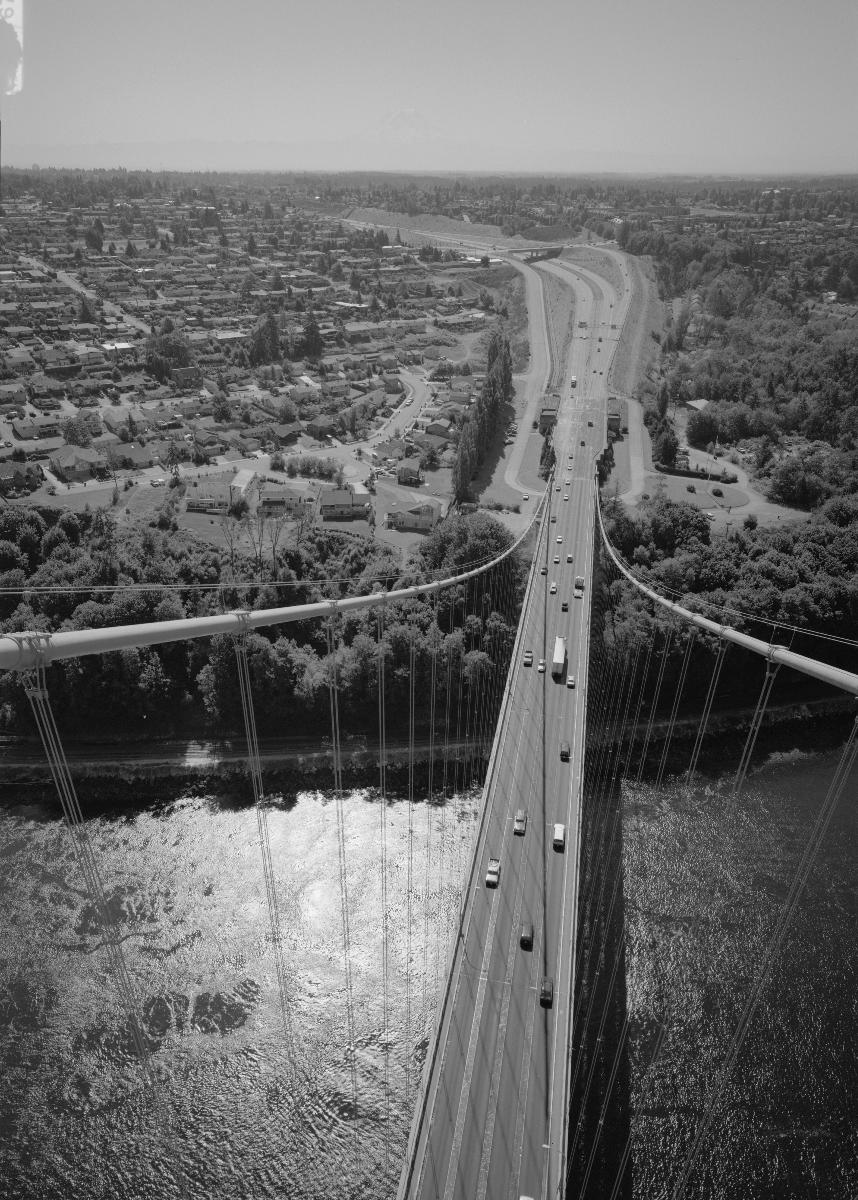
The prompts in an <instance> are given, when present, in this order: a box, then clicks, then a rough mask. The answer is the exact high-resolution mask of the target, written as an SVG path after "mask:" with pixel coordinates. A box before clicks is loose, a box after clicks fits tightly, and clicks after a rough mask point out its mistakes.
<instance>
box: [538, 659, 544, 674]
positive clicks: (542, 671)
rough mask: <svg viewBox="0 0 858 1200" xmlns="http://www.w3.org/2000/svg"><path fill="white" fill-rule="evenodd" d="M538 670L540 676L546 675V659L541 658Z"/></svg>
mask: <svg viewBox="0 0 858 1200" xmlns="http://www.w3.org/2000/svg"><path fill="white" fill-rule="evenodd" d="M536 669H537V671H538V672H539V674H540V675H544V674H545V659H544V658H540V660H539V666H538V667H537V668H536Z"/></svg>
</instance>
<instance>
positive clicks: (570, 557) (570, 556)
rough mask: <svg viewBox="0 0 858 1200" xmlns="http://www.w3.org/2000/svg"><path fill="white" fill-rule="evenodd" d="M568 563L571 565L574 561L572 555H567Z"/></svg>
mask: <svg viewBox="0 0 858 1200" xmlns="http://www.w3.org/2000/svg"><path fill="white" fill-rule="evenodd" d="M566 561H567V562H568V563H571V561H572V555H571V554H567V555H566Z"/></svg>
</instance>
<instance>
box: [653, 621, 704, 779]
mask: <svg viewBox="0 0 858 1200" xmlns="http://www.w3.org/2000/svg"><path fill="white" fill-rule="evenodd" d="M696 640H697V626H696V625H692V626H691V632H690V633H689V635H688V641H687V642H686V645H685V656H684V658H683V660H682V670H681V671H680V673H679V682H678V683H677V685H676V692H675V694H674V697H673V708H672V709H671V710H670V721H669V722H668V726H667V736H666V737H665V739H664V746H663V747H662V751H661V759H660V760H659V764H658V775H657V776H656V780H655V786H656V787H657V788H660V787H661V781H662V779H663V778H664V768H665V765H666V763H667V755H668V753H669V751H670V743H671V740H672V738H673V731H674V729H675V727H676V714H677V713H678V712H679V702H680V700H681V699H682V692H683V689H684V688H685V678H686V676H687V674H688V664H689V662H690V661H691V652H692V650H693V649H694V643H695V641H696Z"/></svg>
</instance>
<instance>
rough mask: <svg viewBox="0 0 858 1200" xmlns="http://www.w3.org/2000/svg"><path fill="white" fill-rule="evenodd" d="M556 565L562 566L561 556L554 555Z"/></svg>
mask: <svg viewBox="0 0 858 1200" xmlns="http://www.w3.org/2000/svg"><path fill="white" fill-rule="evenodd" d="M554 565H555V567H559V566H560V555H559V554H555V555H554Z"/></svg>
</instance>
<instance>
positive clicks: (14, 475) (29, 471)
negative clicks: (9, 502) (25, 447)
mask: <svg viewBox="0 0 858 1200" xmlns="http://www.w3.org/2000/svg"><path fill="white" fill-rule="evenodd" d="M41 479H42V471H41V468H40V467H38V466H36V464H35V463H31V462H23V463H22V462H15V461H14V460H9V461H6V462H0V493H2V494H3V495H6V494H7V493H9V492H12V491H29V490H31V489H32V488H34V487H38V485H39V483H40V482H41Z"/></svg>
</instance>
